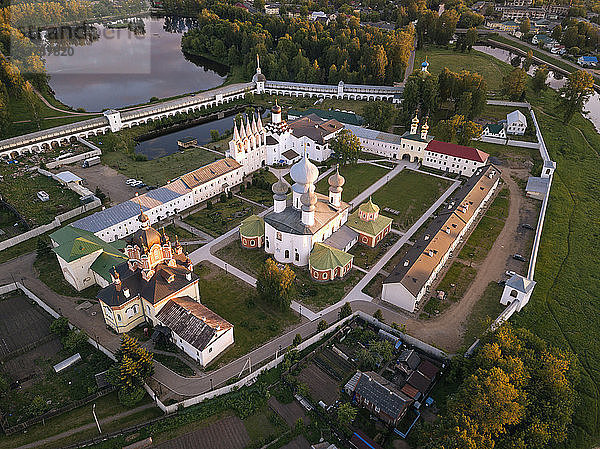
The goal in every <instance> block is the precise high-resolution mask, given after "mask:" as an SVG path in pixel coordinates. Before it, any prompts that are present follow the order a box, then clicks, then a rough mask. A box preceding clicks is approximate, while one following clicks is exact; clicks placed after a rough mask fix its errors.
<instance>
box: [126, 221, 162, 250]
mask: <svg viewBox="0 0 600 449" xmlns="http://www.w3.org/2000/svg"><path fill="white" fill-rule="evenodd" d="M130 243H131V244H132V245H137V246H138V247H139V248H144V247H145V248H148V249H150V248H152V246H154V245H161V244H162V241H161V237H160V233H159V232H158V231H157V230H156V229H154V228H153V227H151V226H148V228H146V229H140V230H138V231H137V232H136V233H135V234H133V236H131V242H130Z"/></svg>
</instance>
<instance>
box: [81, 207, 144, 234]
mask: <svg viewBox="0 0 600 449" xmlns="http://www.w3.org/2000/svg"><path fill="white" fill-rule="evenodd" d="M141 207H142V210H143V211H144V212H145V211H147V210H149V208H148V207H146V206H144V204H142V206H141ZM139 213H140V205H139V204H138V203H137V202H133V201H132V200H127V201H125V202H124V203H120V204H117V205H116V206H113V207H109V208H108V209H104V210H101V211H100V212H96V213H94V214H92V215H88V216H87V217H83V218H80V219H79V220H77V221H75V222H73V223H72V226H74V227H76V228H79V229H84V230H86V231H90V232H99V231H102V230H103V229H106V228H109V227H111V226H114V225H116V224H118V223H121V222H123V221H125V220H129V219H130V218H132V217H135V216H137V215H139Z"/></svg>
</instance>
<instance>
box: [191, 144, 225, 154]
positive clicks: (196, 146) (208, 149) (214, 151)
mask: <svg viewBox="0 0 600 449" xmlns="http://www.w3.org/2000/svg"><path fill="white" fill-rule="evenodd" d="M194 148H200V149H201V150H206V151H210V152H211V153H215V154H218V155H219V156H223V154H224V153H223V152H222V151H219V150H213V149H211V148H207V147H203V146H202V145H194Z"/></svg>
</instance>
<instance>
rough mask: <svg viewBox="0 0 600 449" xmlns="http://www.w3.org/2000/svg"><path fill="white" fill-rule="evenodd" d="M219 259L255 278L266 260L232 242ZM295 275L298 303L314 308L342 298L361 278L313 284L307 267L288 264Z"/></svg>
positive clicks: (261, 254) (219, 253)
mask: <svg viewBox="0 0 600 449" xmlns="http://www.w3.org/2000/svg"><path fill="white" fill-rule="evenodd" d="M215 256H217V257H218V258H219V259H221V260H223V261H225V262H227V263H229V264H231V265H233V266H234V267H237V268H239V269H240V270H242V271H244V272H246V273H248V274H250V275H251V276H254V277H256V276H257V275H258V272H259V270H260V268H261V267H262V265H263V263H264V261H265V260H266V259H267V258H268V257H269V255H268V254H267V253H265V252H264V251H263V250H262V249H260V248H259V249H256V250H249V249H246V248H242V247H241V245H240V243H239V241H237V240H236V241H234V242H232V243H230V244H229V245H227V246H225V247H224V248H221V249H220V250H218V251H217V252H216V253H215ZM289 266H290V268H292V269H293V270H294V272H295V273H296V293H297V298H296V299H297V300H298V301H300V302H302V303H303V304H306V305H307V306H311V307H313V308H315V309H322V308H323V307H325V306H327V305H329V304H333V303H335V302H337V301H339V300H340V299H342V298H343V297H344V296H345V295H346V293H348V292H349V291H350V290H351V289H352V287H354V286H355V285H356V283H357V282H358V281H359V280H360V278H361V277H362V276H363V274H362V273H360V272H358V271H357V270H352V271H351V272H350V273H348V274H347V275H346V276H345V277H344V278H343V279H337V280H335V281H330V282H324V283H322V282H315V281H314V280H313V279H312V278H311V277H310V274H309V272H308V269H307V268H306V267H297V266H295V265H293V264H289Z"/></svg>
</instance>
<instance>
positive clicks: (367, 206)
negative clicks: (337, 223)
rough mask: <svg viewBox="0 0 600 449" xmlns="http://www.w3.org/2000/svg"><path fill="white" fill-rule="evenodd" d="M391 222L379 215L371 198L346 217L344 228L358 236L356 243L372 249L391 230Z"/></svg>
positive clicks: (377, 207) (389, 219) (377, 208)
mask: <svg viewBox="0 0 600 449" xmlns="http://www.w3.org/2000/svg"><path fill="white" fill-rule="evenodd" d="M393 221H394V220H392V219H391V218H388V217H386V216H384V215H380V214H379V206H377V205H376V204H373V201H371V198H369V201H367V202H366V203H363V204H361V205H360V206H358V210H357V211H356V212H354V213H353V214H352V215H350V216H349V217H348V222H347V223H346V226H348V227H349V228H350V229H353V230H355V231H356V232H358V234H359V239H358V241H359V242H360V243H363V244H365V245H367V246H370V247H371V248H374V247H375V245H377V244H378V243H379V242H380V241H381V240H382V239H383V238H384V237H385V236H386V235H387V234H388V233H389V232H390V230H391V229H392V222H393Z"/></svg>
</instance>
